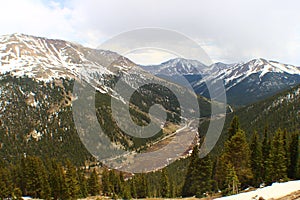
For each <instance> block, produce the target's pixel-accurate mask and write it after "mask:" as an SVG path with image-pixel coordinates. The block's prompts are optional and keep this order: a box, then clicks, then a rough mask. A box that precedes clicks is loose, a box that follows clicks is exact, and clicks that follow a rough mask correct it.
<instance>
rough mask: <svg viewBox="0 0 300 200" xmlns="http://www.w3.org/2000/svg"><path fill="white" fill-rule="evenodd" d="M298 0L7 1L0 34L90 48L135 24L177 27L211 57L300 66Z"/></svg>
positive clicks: (0, 10)
mask: <svg viewBox="0 0 300 200" xmlns="http://www.w3.org/2000/svg"><path fill="white" fill-rule="evenodd" d="M299 7H300V2H298V1H297V0H294V1H293V0H291V1H279V0H278V1H277V0H265V1H260V0H251V1H250V0H249V1H240V0H226V1H217V0H211V1H204V0H199V1H196V0H186V1H182V0H164V1H158V0H143V1H140V0H123V1H119V0H85V1H81V0H61V1H58V0H57V1H50V2H48V1H39V0H32V1H28V0H23V1H17V0H10V1H3V2H1V7H0V17H1V22H0V34H6V33H13V32H23V33H28V34H33V35H40V36H47V37H52V38H62V39H66V40H71V41H77V42H79V43H82V44H84V45H89V46H92V47H96V46H98V45H99V44H100V43H101V42H103V41H105V40H106V39H108V38H110V37H112V36H113V35H116V34H118V33H120V32H123V31H127V30H131V29H135V28H139V27H161V28H167V29H173V30H176V31H179V32H181V33H183V34H186V35H187V36H189V37H191V38H193V39H195V40H196V41H199V42H200V43H201V44H202V45H203V48H204V49H205V50H207V52H208V54H209V55H210V57H211V58H212V59H213V60H214V61H225V62H237V61H242V60H248V59H252V58H255V57H264V58H267V59H273V60H278V61H281V62H286V63H292V64H298V65H300V56H299V55H297V54H298V52H300V45H299V42H300V41H299V38H300V24H299V19H300V12H298V8H299Z"/></svg>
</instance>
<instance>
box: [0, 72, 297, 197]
mask: <svg viewBox="0 0 300 200" xmlns="http://www.w3.org/2000/svg"><path fill="white" fill-rule="evenodd" d="M0 81H1V92H2V93H1V98H3V99H2V103H1V114H2V115H1V126H0V133H1V134H0V135H1V151H0V155H1V162H0V179H1V180H0V191H1V193H0V198H1V199H4V198H8V197H12V198H14V199H19V198H20V197H21V196H32V197H35V198H43V199H51V198H54V199H77V198H83V197H87V196H90V195H91V196H95V195H104V196H110V197H112V198H115V199H116V198H124V199H131V198H145V197H163V198H171V197H189V196H196V197H205V196H210V195H213V194H216V193H218V194H219V191H221V194H222V195H230V194H236V193H239V192H241V191H242V190H243V189H245V188H248V187H251V186H252V187H259V186H260V185H261V184H265V185H269V184H271V183H273V182H283V181H287V180H295V179H299V178H300V174H299V172H300V170H299V162H300V159H299V131H298V130H299V129H298V127H299V123H298V121H297V120H298V118H299V96H297V95H296V93H295V91H298V88H299V87H295V88H293V89H292V90H289V91H286V92H283V93H281V94H278V95H276V96H274V97H272V98H269V99H267V100H265V101H262V102H258V103H256V104H253V105H250V106H247V107H244V108H240V109H238V110H236V111H234V112H233V113H231V114H229V115H227V118H226V123H225V127H224V130H223V134H222V137H221V139H220V142H219V143H218V146H217V147H216V148H215V150H214V151H213V152H212V153H211V154H209V155H208V156H206V157H205V158H202V159H200V158H199V156H198V152H199V146H201V143H200V144H199V146H195V147H194V149H193V152H192V154H191V156H189V157H187V158H182V159H180V160H177V161H175V162H174V163H172V164H171V165H169V166H167V167H166V168H164V169H162V170H158V171H155V172H150V173H145V174H126V173H122V172H119V171H117V170H111V169H107V168H106V167H105V166H101V164H99V163H97V162H95V160H94V159H93V158H92V157H91V155H90V154H89V153H88V152H87V151H86V149H85V148H84V146H83V145H82V144H81V142H80V139H79V138H78V135H77V133H76V130H75V128H74V125H70V124H72V123H73V121H72V110H71V109H72V108H71V106H70V105H69V101H71V100H72V96H71V95H69V94H70V93H69V90H71V87H72V84H71V83H70V82H68V81H66V80H64V79H61V80H59V81H58V82H56V83H43V82H35V81H33V80H32V79H30V78H16V77H11V76H3V77H2V78H1V80H0ZM26 88H27V89H26ZM62 88H64V89H62ZM33 89H34V90H33ZM5 91H6V92H5ZM7 91H10V92H7ZM32 91H38V92H35V93H34V94H33V93H32ZM291 93H293V94H294V97H293V98H291ZM97 95H98V98H96V99H98V100H99V101H98V102H97V101H96V107H97V114H98V117H103V118H111V115H110V113H109V112H108V107H109V103H108V102H109V101H110V100H109V97H108V96H107V95H104V94H100V93H97ZM284 97H286V98H284ZM5 98H6V99H5ZM138 98H140V97H138V96H137V97H136V99H138ZM7 99H10V100H14V101H13V102H14V103H11V102H12V101H7ZM42 99H44V102H42ZM140 100H141V99H140ZM144 100H145V101H146V99H144ZM49 102H50V103H49ZM135 102H136V105H140V107H142V106H143V105H142V104H141V101H137V100H136V101H135ZM100 103H101V104H100ZM151 103H153V101H151V100H149V102H148V104H147V105H150V104H151ZM174 104H175V105H176V101H174V102H173V104H172V105H174ZM169 106H170V105H169ZM143 109H144V110H147V107H144V108H143ZM47 111H48V112H47ZM49 111H51V112H50V114H49ZM131 112H132V114H133V115H138V114H139V115H141V116H136V120H137V122H140V123H141V121H139V120H140V119H143V121H147V120H148V118H147V115H144V114H143V113H142V112H137V110H134V109H132V110H131ZM278 113H280V115H279V114H278ZM28 116H31V117H28ZM32 116H33V117H32ZM174 116H175V118H172V119H170V121H172V120H173V122H176V119H178V118H176V115H174ZM38 120H41V121H38ZM111 121H112V120H108V121H106V123H108V124H105V125H104V124H102V125H104V127H106V129H107V130H106V132H108V133H110V134H111V136H117V138H112V139H113V140H114V139H115V140H119V141H122V140H123V139H124V140H123V144H126V141H127V139H126V138H122V137H121V132H120V131H119V130H118V129H115V124H114V123H111ZM20 122H22V123H20ZM37 124H42V125H41V126H37ZM203 126H204V127H205V123H204V124H203ZM203 130H204V129H203ZM203 130H202V129H201V127H200V129H199V132H200V133H201V131H203ZM51 133H52V134H51ZM118 134H119V135H118ZM160 134H162V133H160ZM200 135H201V134H200ZM158 137H159V135H158ZM204 138H205V135H201V138H200V141H203V140H204ZM145 142H147V141H138V140H137V141H136V143H135V144H136V145H137V146H135V147H134V146H132V147H129V146H127V147H128V148H133V149H136V148H137V147H140V146H141V145H144V144H145ZM149 162H151V161H149ZM87 163H90V164H87ZM219 195H220V194H219Z"/></svg>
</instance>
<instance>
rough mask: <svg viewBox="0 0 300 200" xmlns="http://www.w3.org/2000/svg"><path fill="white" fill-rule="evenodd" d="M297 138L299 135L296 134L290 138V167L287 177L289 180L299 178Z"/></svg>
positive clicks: (299, 159)
mask: <svg viewBox="0 0 300 200" xmlns="http://www.w3.org/2000/svg"><path fill="white" fill-rule="evenodd" d="M299 137H300V135H299V134H297V133H293V134H292V137H291V143H290V146H289V152H290V166H289V171H288V177H289V178H291V179H298V178H300V176H299V175H298V174H299V161H300V158H299V154H300V152H299Z"/></svg>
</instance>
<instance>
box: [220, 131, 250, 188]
mask: <svg viewBox="0 0 300 200" xmlns="http://www.w3.org/2000/svg"><path fill="white" fill-rule="evenodd" d="M228 163H231V164H232V165H233V167H234V169H235V172H236V174H237V176H238V179H239V180H240V183H241V187H242V188H243V187H246V186H248V185H249V184H251V180H252V178H253V174H252V170H251V162H250V148H249V145H248V143H247V140H246V136H245V132H244V131H243V130H240V129H239V131H238V132H237V133H236V134H235V135H234V136H232V137H231V139H229V140H228V141H226V142H225V147H224V152H223V154H222V156H221V157H220V159H219V166H218V169H217V171H218V172H217V177H218V179H217V181H218V183H219V187H220V188H221V189H224V188H225V187H227V186H226V184H225V179H226V176H225V174H224V171H225V170H226V168H227V167H226V166H227V164H228Z"/></svg>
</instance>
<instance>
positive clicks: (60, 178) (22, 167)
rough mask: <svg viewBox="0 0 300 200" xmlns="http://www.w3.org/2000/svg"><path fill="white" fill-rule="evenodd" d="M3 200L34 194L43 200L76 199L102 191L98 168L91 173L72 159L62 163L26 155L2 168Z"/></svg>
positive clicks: (0, 175) (1, 196)
mask: <svg viewBox="0 0 300 200" xmlns="http://www.w3.org/2000/svg"><path fill="white" fill-rule="evenodd" d="M0 179H1V180H0V190H1V193H0V199H4V198H12V199H20V197H21V196H31V197H33V198H42V199H77V198H83V197H86V196H88V195H99V194H100V189H101V188H100V178H99V173H97V172H96V170H94V171H92V172H90V173H88V172H87V171H84V170H82V169H79V168H76V167H75V166H74V165H73V164H72V163H71V162H70V161H67V162H66V163H65V165H64V166H63V165H62V164H61V163H59V162H57V161H55V160H48V161H46V162H43V161H42V160H41V159H40V158H39V157H35V156H25V157H24V158H22V159H21V161H20V162H19V163H17V164H14V165H10V166H1V168H0Z"/></svg>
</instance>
